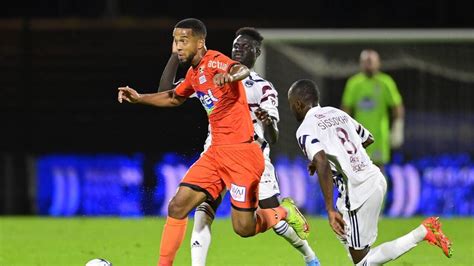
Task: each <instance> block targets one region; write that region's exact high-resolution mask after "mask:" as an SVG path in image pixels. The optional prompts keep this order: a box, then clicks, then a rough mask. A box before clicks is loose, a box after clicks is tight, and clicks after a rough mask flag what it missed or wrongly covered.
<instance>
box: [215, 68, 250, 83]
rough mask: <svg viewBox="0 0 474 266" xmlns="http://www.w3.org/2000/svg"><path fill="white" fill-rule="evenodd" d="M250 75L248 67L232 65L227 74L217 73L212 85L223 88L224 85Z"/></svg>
mask: <svg viewBox="0 0 474 266" xmlns="http://www.w3.org/2000/svg"><path fill="white" fill-rule="evenodd" d="M249 75H250V70H249V69H248V67H246V66H244V65H242V64H235V65H233V66H232V67H231V68H230V70H229V72H228V73H218V74H216V75H215V76H214V78H213V80H214V84H216V85H217V86H224V84H226V83H231V82H234V81H240V80H243V79H244V78H246V77H248V76H249Z"/></svg>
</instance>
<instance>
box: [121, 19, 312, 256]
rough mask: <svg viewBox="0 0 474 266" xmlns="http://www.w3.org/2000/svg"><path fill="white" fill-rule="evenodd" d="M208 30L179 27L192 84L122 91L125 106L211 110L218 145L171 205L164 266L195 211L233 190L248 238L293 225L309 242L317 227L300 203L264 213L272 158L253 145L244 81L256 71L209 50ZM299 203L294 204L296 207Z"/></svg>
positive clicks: (237, 226) (238, 225) (197, 25)
mask: <svg viewBox="0 0 474 266" xmlns="http://www.w3.org/2000/svg"><path fill="white" fill-rule="evenodd" d="M206 33H207V31H206V27H205V25H204V23H202V22H201V21H200V20H197V19H194V18H189V19H184V20H182V21H180V22H178V23H177V24H176V26H175V28H174V31H173V37H174V42H175V45H176V48H177V52H178V59H179V61H180V64H181V65H191V66H190V67H189V70H188V72H187V74H186V77H185V80H184V81H183V82H182V83H181V84H179V85H178V86H177V87H176V88H175V89H174V90H170V91H165V92H160V93H153V94H139V93H137V92H136V91H135V90H134V89H132V88H130V87H128V86H127V87H120V88H119V93H118V100H119V102H122V101H123V100H125V101H128V102H130V103H141V104H149V105H153V106H158V107H174V106H179V105H181V104H182V103H183V102H184V101H185V100H186V98H187V97H189V96H190V95H192V94H193V93H196V94H197V96H198V98H199V99H200V101H201V103H202V104H203V106H204V108H205V109H206V111H207V114H208V118H209V124H210V126H211V134H212V143H211V146H210V147H209V149H208V150H207V151H206V152H205V153H204V154H203V155H202V156H201V157H200V158H199V159H198V160H197V161H196V162H195V163H194V164H193V165H192V166H191V168H190V169H189V170H188V172H187V173H186V175H185V176H184V178H183V179H182V181H181V183H180V187H179V189H178V191H177V192H176V195H175V196H174V197H173V199H172V200H171V201H170V203H169V205H168V217H167V220H166V224H165V226H164V229H163V234H162V239H161V246H160V259H159V262H158V265H172V264H173V260H174V258H175V255H176V252H177V250H178V249H179V247H180V245H181V243H182V241H183V239H184V235H185V232H186V225H187V216H188V213H189V212H190V211H191V210H192V209H194V208H195V207H196V206H198V205H199V204H200V203H202V202H203V201H205V200H206V199H212V200H215V199H216V198H217V197H218V196H219V194H220V193H221V191H222V190H224V189H225V188H227V189H228V190H229V192H230V195H231V204H232V213H231V217H232V225H233V228H234V231H235V232H236V233H237V234H239V235H240V236H242V237H249V236H253V235H256V234H257V233H260V232H264V231H266V230H267V229H269V228H271V227H273V226H274V225H275V224H276V223H278V222H279V221H280V220H282V219H285V220H286V221H287V222H288V224H290V226H292V227H293V228H294V229H295V231H296V232H297V233H298V235H299V236H300V237H301V238H302V239H306V238H307V236H308V233H309V226H308V223H307V222H306V220H305V218H304V217H303V216H302V215H301V213H300V212H299V211H298V209H297V208H296V206H295V205H294V204H286V205H285V206H284V207H282V206H279V207H276V208H271V209H257V207H258V184H259V182H260V177H261V175H262V173H263V170H264V158H263V154H262V151H261V150H260V147H259V146H258V144H256V143H255V142H254V141H253V136H254V129H253V124H252V121H251V119H250V114H249V110H248V104H247V99H246V94H245V90H244V88H243V87H242V83H241V82H236V81H240V80H242V79H244V78H246V77H247V76H248V75H249V73H250V72H249V69H248V68H247V67H246V66H244V65H242V64H240V63H239V62H237V61H234V60H232V59H230V58H228V57H227V56H225V55H223V54H222V53H220V52H217V51H213V50H207V48H206V46H205V38H206ZM289 202H291V201H288V202H287V203H289Z"/></svg>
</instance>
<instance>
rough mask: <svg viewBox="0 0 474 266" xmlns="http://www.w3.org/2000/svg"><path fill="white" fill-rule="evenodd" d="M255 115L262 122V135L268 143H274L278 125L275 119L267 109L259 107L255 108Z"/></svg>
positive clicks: (276, 138) (276, 137)
mask: <svg viewBox="0 0 474 266" xmlns="http://www.w3.org/2000/svg"><path fill="white" fill-rule="evenodd" d="M254 113H255V116H256V117H257V119H258V120H260V121H261V122H262V125H263V137H264V138H265V140H266V141H267V142H268V143H270V144H275V143H276V142H277V141H278V133H279V132H278V125H277V119H276V118H274V117H272V116H270V114H268V111H267V110H265V109H263V108H261V107H259V108H258V109H257V110H255V112H254Z"/></svg>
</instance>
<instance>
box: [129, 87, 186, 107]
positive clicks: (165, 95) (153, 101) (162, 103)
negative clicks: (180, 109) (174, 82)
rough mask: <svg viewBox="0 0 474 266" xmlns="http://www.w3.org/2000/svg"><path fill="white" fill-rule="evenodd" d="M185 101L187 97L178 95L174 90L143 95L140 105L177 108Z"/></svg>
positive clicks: (139, 101)
mask: <svg viewBox="0 0 474 266" xmlns="http://www.w3.org/2000/svg"><path fill="white" fill-rule="evenodd" d="M185 100H186V98H185V97H181V96H179V95H176V93H175V91H174V90H168V91H163V92H158V93H152V94H142V95H141V97H140V99H139V100H138V103H141V104H147V105H153V106H156V107H175V106H179V105H181V104H183V103H184V101H185Z"/></svg>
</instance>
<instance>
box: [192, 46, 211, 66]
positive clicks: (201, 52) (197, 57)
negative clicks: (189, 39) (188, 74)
mask: <svg viewBox="0 0 474 266" xmlns="http://www.w3.org/2000/svg"><path fill="white" fill-rule="evenodd" d="M206 53H207V49H206V48H205V47H204V48H203V49H201V50H198V52H197V53H196V55H195V56H194V58H193V61H192V62H191V65H192V66H193V67H197V66H198V65H199V63H200V62H201V60H202V58H203V57H204V55H205V54H206Z"/></svg>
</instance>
